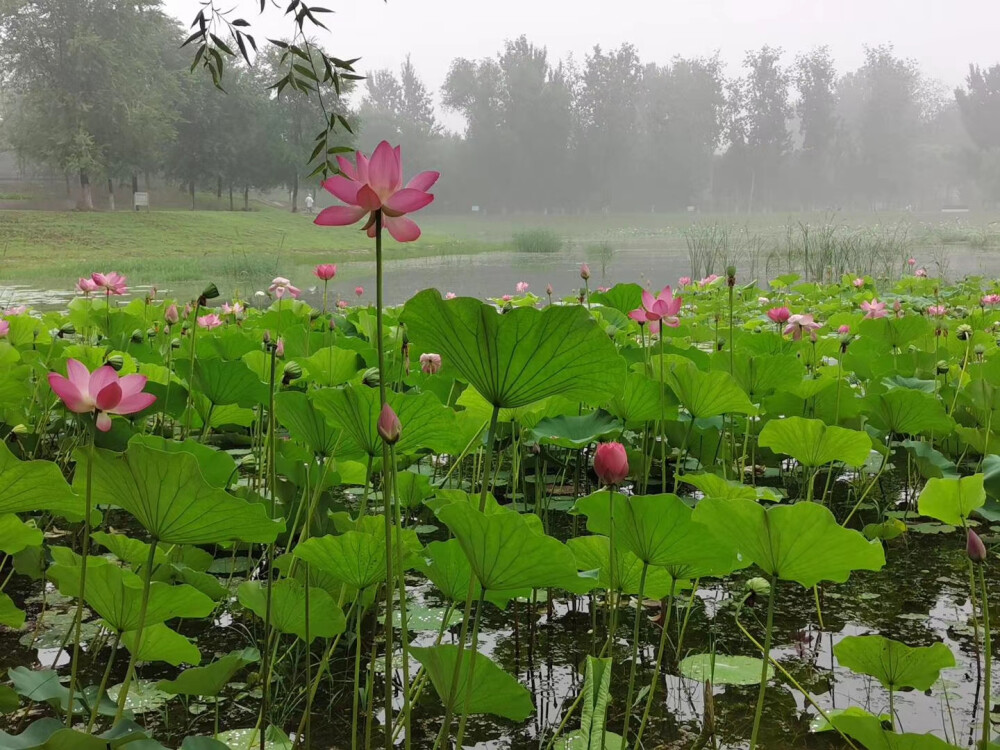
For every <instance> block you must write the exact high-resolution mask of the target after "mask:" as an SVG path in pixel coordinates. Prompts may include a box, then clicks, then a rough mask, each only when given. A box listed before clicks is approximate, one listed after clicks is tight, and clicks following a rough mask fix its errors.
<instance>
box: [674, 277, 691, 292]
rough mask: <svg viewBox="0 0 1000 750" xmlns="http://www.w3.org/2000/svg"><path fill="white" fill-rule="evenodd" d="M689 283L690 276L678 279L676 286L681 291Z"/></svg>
mask: <svg viewBox="0 0 1000 750" xmlns="http://www.w3.org/2000/svg"><path fill="white" fill-rule="evenodd" d="M690 283H691V277H690V276H681V277H680V278H679V279H677V286H679V287H680V288H681V289H683V288H684V287H686V286H688V285H689V284H690Z"/></svg>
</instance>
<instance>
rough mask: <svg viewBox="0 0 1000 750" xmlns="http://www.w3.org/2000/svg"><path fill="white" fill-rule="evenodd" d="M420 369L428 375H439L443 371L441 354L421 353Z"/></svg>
mask: <svg viewBox="0 0 1000 750" xmlns="http://www.w3.org/2000/svg"><path fill="white" fill-rule="evenodd" d="M420 370H421V372H423V373H424V374H426V375H437V374H438V372H440V371H441V355H440V354H434V353H433V352H427V353H425V354H421V355H420Z"/></svg>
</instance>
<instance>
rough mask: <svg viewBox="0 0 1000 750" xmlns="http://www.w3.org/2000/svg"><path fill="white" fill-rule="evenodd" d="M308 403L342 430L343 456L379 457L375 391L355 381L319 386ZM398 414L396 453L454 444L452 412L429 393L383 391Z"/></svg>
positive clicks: (437, 449) (448, 447)
mask: <svg viewBox="0 0 1000 750" xmlns="http://www.w3.org/2000/svg"><path fill="white" fill-rule="evenodd" d="M310 397H311V400H312V403H313V404H314V405H315V407H316V408H317V409H319V410H320V411H321V412H323V413H324V414H325V415H326V416H327V417H329V418H330V421H331V422H332V423H333V424H334V425H336V426H337V427H338V428H340V429H341V430H343V439H342V442H341V444H340V448H339V451H340V452H341V453H343V454H346V455H365V456H373V457H381V456H382V438H380V437H379V434H378V416H379V412H380V411H381V405H380V403H379V394H378V390H377V389H375V388H368V387H367V386H365V385H361V384H359V383H351V384H349V385H346V386H344V387H343V388H323V389H320V390H318V391H312V392H311V393H310ZM386 397H387V399H388V402H389V404H390V405H391V406H392V408H393V410H394V411H395V412H396V416H398V417H399V423H400V424H401V425H402V428H403V430H402V434H401V435H400V438H399V442H398V443H396V453H397V455H402V454H407V453H417V452H419V451H422V450H430V451H434V452H440V453H448V452H451V451H452V450H454V449H455V448H456V446H455V433H456V425H455V414H454V412H453V411H452V410H451V409H449V408H448V407H446V406H444V405H443V404H442V403H441V402H440V401H438V400H437V397H436V396H434V394H432V393H395V392H392V391H390V392H388V393H387V394H386Z"/></svg>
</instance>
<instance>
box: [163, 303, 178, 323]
mask: <svg viewBox="0 0 1000 750" xmlns="http://www.w3.org/2000/svg"><path fill="white" fill-rule="evenodd" d="M163 318H164V320H166V321H167V322H168V323H176V322H177V321H178V320H180V319H181V316H180V314H179V313H178V312H177V305H170V306H169V307H168V308H167V309H166V310H164V311H163Z"/></svg>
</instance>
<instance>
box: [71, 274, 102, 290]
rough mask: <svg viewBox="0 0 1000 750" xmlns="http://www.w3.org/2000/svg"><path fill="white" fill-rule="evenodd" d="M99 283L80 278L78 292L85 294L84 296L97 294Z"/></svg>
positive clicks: (77, 283)
mask: <svg viewBox="0 0 1000 750" xmlns="http://www.w3.org/2000/svg"><path fill="white" fill-rule="evenodd" d="M98 288H99V287H98V286H97V282H96V281H94V280H93V279H88V278H85V277H82V276H81V277H80V280H79V281H77V282H76V290H77V291H78V292H83V294H84V295H89V294H90V293H91V292H96V291H97V290H98Z"/></svg>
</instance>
